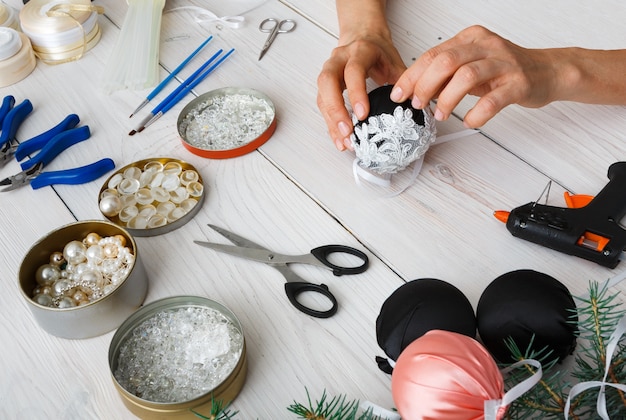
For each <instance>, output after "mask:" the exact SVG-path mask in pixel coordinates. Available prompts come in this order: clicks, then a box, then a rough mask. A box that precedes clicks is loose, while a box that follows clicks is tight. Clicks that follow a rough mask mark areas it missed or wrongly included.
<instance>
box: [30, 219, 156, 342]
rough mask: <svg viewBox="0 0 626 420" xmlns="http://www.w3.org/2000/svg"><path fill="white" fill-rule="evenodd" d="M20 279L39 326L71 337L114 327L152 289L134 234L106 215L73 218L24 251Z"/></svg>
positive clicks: (51, 332)
mask: <svg viewBox="0 0 626 420" xmlns="http://www.w3.org/2000/svg"><path fill="white" fill-rule="evenodd" d="M18 281H19V286H20V292H21V294H22V296H23V297H24V299H25V300H26V302H27V304H28V307H29V308H30V310H31V312H32V314H33V317H34V318H35V320H36V322H37V323H38V324H39V326H40V327H41V328H43V329H44V330H45V331H46V332H48V333H50V334H52V335H55V336H58V337H62V338H68V339H82V338H89V337H95V336H99V335H102V334H104V333H107V332H109V331H111V330H114V329H115V328H117V327H118V326H119V325H120V324H121V323H122V322H123V321H124V320H125V319H126V318H127V317H128V316H129V315H130V314H132V313H133V312H134V311H135V310H137V309H138V308H139V307H140V306H141V305H142V303H143V301H144V299H145V297H146V294H147V291H148V277H147V274H146V271H145V268H144V266H143V263H142V261H141V255H140V252H139V249H138V247H137V244H136V242H135V240H134V239H133V237H132V236H131V235H130V234H129V233H128V232H127V231H126V230H125V229H123V228H121V227H119V226H117V225H115V224H113V223H111V222H107V221H100V220H87V221H80V222H74V223H70V224H68V225H65V226H62V227H60V228H58V229H56V230H54V231H52V232H50V233H48V234H47V235H46V236H44V237H43V238H41V239H40V240H39V241H37V242H36V243H35V244H34V245H33V246H32V247H31V248H30V249H29V251H28V252H27V253H26V255H25V256H24V259H23V260H22V263H21V265H20V269H19V273H18Z"/></svg>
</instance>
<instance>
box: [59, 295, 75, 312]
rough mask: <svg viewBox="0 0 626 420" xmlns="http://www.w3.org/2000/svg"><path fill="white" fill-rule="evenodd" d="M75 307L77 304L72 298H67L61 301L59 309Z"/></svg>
mask: <svg viewBox="0 0 626 420" xmlns="http://www.w3.org/2000/svg"><path fill="white" fill-rule="evenodd" d="M74 306H76V302H74V300H73V299H72V298H70V297H67V296H65V297H62V298H61V300H59V309H65V308H73V307H74Z"/></svg>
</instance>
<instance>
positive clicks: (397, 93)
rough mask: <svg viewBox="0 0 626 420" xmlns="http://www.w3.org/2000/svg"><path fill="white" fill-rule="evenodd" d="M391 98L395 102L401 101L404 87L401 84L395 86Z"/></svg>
mask: <svg viewBox="0 0 626 420" xmlns="http://www.w3.org/2000/svg"><path fill="white" fill-rule="evenodd" d="M389 99H391V100H392V101H394V102H400V100H401V99H402V88H401V87H400V86H395V87H394V88H393V89H392V90H391V94H390V95H389Z"/></svg>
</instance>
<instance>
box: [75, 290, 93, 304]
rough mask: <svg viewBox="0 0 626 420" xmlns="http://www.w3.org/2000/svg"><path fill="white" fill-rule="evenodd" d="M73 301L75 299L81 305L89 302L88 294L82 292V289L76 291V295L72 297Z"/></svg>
mask: <svg viewBox="0 0 626 420" xmlns="http://www.w3.org/2000/svg"><path fill="white" fill-rule="evenodd" d="M72 299H74V302H76V303H79V302H81V301H83V300H87V301H88V300H89V296H87V293H85V292H84V291H82V290H81V289H76V290H75V291H74V294H73V295H72Z"/></svg>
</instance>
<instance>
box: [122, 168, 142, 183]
mask: <svg viewBox="0 0 626 420" xmlns="http://www.w3.org/2000/svg"><path fill="white" fill-rule="evenodd" d="M140 176H141V169H139V168H138V167H136V166H130V167H128V168H126V170H125V171H124V178H125V179H136V180H139V177H140Z"/></svg>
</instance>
